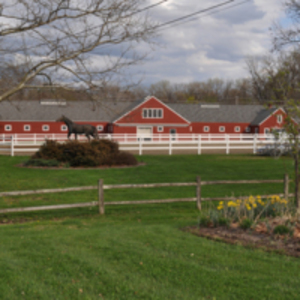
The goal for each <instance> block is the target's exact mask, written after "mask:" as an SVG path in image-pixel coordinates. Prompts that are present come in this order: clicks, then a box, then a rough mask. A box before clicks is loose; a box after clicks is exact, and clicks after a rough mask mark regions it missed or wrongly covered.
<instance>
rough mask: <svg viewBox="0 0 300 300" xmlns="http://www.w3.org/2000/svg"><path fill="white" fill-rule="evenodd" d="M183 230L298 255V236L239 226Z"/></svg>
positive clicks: (201, 235) (211, 237)
mask: <svg viewBox="0 0 300 300" xmlns="http://www.w3.org/2000/svg"><path fill="white" fill-rule="evenodd" d="M183 230H184V231H186V232H190V233H192V234H194V235H197V236H200V237H205V238H208V239H211V240H216V241H223V242H226V243H229V244H237V245H242V246H246V247H251V248H260V249H263V250H265V251H271V252H277V253H282V254H286V255H290V256H294V257H300V238H299V237H291V236H289V235H284V236H280V235H270V234H265V233H257V232H255V231H254V230H248V231H245V230H243V229H241V228H232V227H228V228H227V227H217V228H207V227H197V226H193V227H187V228H184V229H183Z"/></svg>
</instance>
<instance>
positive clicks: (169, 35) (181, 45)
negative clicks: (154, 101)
mask: <svg viewBox="0 0 300 300" xmlns="http://www.w3.org/2000/svg"><path fill="white" fill-rule="evenodd" d="M157 2H158V0H152V3H157ZM221 2H224V0H223V1H222V0H201V1H199V0H184V1H183V0H168V1H166V2H165V3H164V4H162V5H160V6H159V7H157V8H155V9H153V10H152V11H151V15H152V17H153V18H154V19H156V20H157V21H159V22H166V21H168V20H172V19H174V18H177V17H180V16H182V15H185V14H189V13H193V12H195V11H198V10H201V9H205V8H207V7H210V6H212V5H216V4H218V3H221ZM242 2H244V0H235V1H233V2H232V4H229V5H228V6H227V7H229V6H232V5H235V4H238V3H242ZM224 8H225V7H223V8H220V9H219V12H216V11H218V10H215V11H214V13H213V14H209V15H202V16H201V17H199V18H197V19H196V20H194V21H192V22H188V23H185V24H181V25H179V26H173V27H171V28H166V29H164V30H162V31H161V32H160V36H159V38H158V41H159V46H156V47H155V51H154V52H151V54H150V55H149V57H148V58H147V60H146V62H145V63H144V64H143V65H142V66H139V67H135V68H134V72H137V71H138V72H139V76H140V75H141V74H143V78H144V80H143V83H144V84H146V85H148V84H151V83H154V82H158V81H160V80H168V81H170V82H172V83H188V82H192V81H203V80H206V79H209V78H223V79H238V78H243V77H247V76H248V73H247V69H246V64H245V58H246V57H247V56H262V55H264V54H267V53H268V51H269V50H270V49H271V47H272V45H271V35H270V27H271V26H272V24H273V22H275V21H283V20H284V11H283V7H282V0H249V1H248V2H246V3H244V4H241V5H239V6H236V7H233V8H230V9H227V10H224ZM143 47H145V46H143ZM141 48H142V47H141ZM140 50H145V49H140Z"/></svg>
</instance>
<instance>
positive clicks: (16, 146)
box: [0, 134, 287, 156]
mask: <svg viewBox="0 0 300 300" xmlns="http://www.w3.org/2000/svg"><path fill="white" fill-rule="evenodd" d="M99 137H100V139H109V140H112V141H116V142H118V143H119V145H120V149H121V150H124V151H129V152H134V153H137V154H139V155H142V154H144V153H148V152H151V153H160V152H164V153H168V154H169V155H172V154H174V153H178V152H180V153H182V152H186V151H189V152H193V153H195V154H199V155H200V154H202V153H203V152H204V151H211V150H213V151H215V150H221V151H223V152H224V153H226V154H230V153H231V152H232V151H233V150H235V151H236V150H240V151H248V152H252V153H257V151H259V150H261V149H264V148H266V147H274V146H280V145H283V144H287V140H286V138H276V137H275V136H274V135H273V134H153V135H151V136H143V135H137V134H100V135H99ZM46 139H48V140H56V141H58V142H65V141H66V140H67V137H66V134H14V135H7V134H2V135H1V134H0V153H3V154H4V153H5V154H10V155H11V156H14V155H15V154H18V153H22V154H23V153H25V154H26V153H34V152H36V151H37V150H38V149H39V147H40V146H41V145H42V144H43V143H44V142H45V140H46ZM79 140H80V141H83V140H86V138H85V137H84V136H79Z"/></svg>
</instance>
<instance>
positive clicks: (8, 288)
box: [0, 155, 300, 300]
mask: <svg viewBox="0 0 300 300" xmlns="http://www.w3.org/2000/svg"><path fill="white" fill-rule="evenodd" d="M24 159H25V158H20V157H14V158H11V157H0V172H1V180H0V185H1V186H0V190H1V191H9V190H26V189H39V188H56V187H69V186H81V185H82V186H83V185H95V184H96V183H97V180H98V179H99V178H103V179H104V182H105V183H107V184H114V183H149V182H185V181H194V180H195V177H196V176H197V175H201V177H202V179H203V180H213V179H224V180H225V179H236V180H238V179H282V178H283V174H284V173H285V172H288V173H289V174H290V175H292V170H293V164H292V161H291V160H290V159H286V158H284V159H279V160H274V159H270V158H255V157H253V156H208V155H207V156H170V157H169V156H143V157H141V158H139V159H142V160H143V161H144V162H145V163H146V166H141V167H138V168H132V169H109V170H45V169H22V168H18V167H15V165H16V164H18V163H20V162H21V161H22V160H24ZM282 190H283V185H280V184H259V185H258V184H257V185H218V186H204V187H203V191H202V195H203V197H210V196H227V195H229V196H230V195H231V194H232V193H233V194H235V195H248V194H253V195H257V194H262V193H275V192H282ZM194 195H195V188H164V189H163V188H161V189H136V190H134V189H130V190H125V189H123V190H107V191H105V201H114V200H140V199H164V198H173V197H194ZM96 199H97V191H85V192H76V193H75V192H74V193H73V192H70V193H58V194H48V195H34V196H22V197H4V198H0V207H18V206H32V205H44V204H60V203H74V202H81V201H84V202H85V201H95V200H96ZM198 218H199V214H198V211H197V210H196V205H195V203H174V204H161V205H158V204H157V205H130V206H114V207H110V206H108V207H106V214H105V216H99V215H98V213H97V208H96V207H94V208H82V209H70V210H60V211H45V212H34V213H26V214H25V213H20V214H7V215H0V221H1V222H9V221H11V220H13V221H16V220H17V221H19V223H16V224H9V225H1V226H0V236H1V239H0V299H9V300H13V299H30V300H31V299H116V300H119V299H126V300H127V299H130V300H131V299H162V300H164V299H188V300H192V299H197V300H199V299H210V300H212V299H218V300H219V299H229V300H231V299H272V300H273V299H298V298H299V293H300V284H299V283H300V279H299V276H298V273H299V268H300V262H299V259H296V258H292V257H287V256H283V255H280V254H276V253H267V252H263V251H261V250H256V249H249V248H244V247H241V246H238V245H228V244H224V243H221V242H215V241H210V240H207V239H204V238H199V237H196V236H194V235H191V234H189V233H186V232H183V231H182V230H180V229H181V228H183V227H185V226H191V225H196V224H197V222H198ZM24 220H26V221H30V220H34V221H32V222H26V223H20V222H22V221H24Z"/></svg>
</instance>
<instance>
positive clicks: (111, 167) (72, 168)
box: [16, 163, 146, 170]
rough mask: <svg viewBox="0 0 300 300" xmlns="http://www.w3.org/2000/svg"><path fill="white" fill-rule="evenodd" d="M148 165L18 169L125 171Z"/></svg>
mask: <svg viewBox="0 0 300 300" xmlns="http://www.w3.org/2000/svg"><path fill="white" fill-rule="evenodd" d="M145 165H146V163H138V164H137V165H135V166H127V165H119V166H99V167H87V168H85V167H68V168H66V167H34V166H24V165H23V164H18V165H16V167H18V168H26V169H45V170H46V169H47V170H97V169H125V168H136V167H141V166H145Z"/></svg>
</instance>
